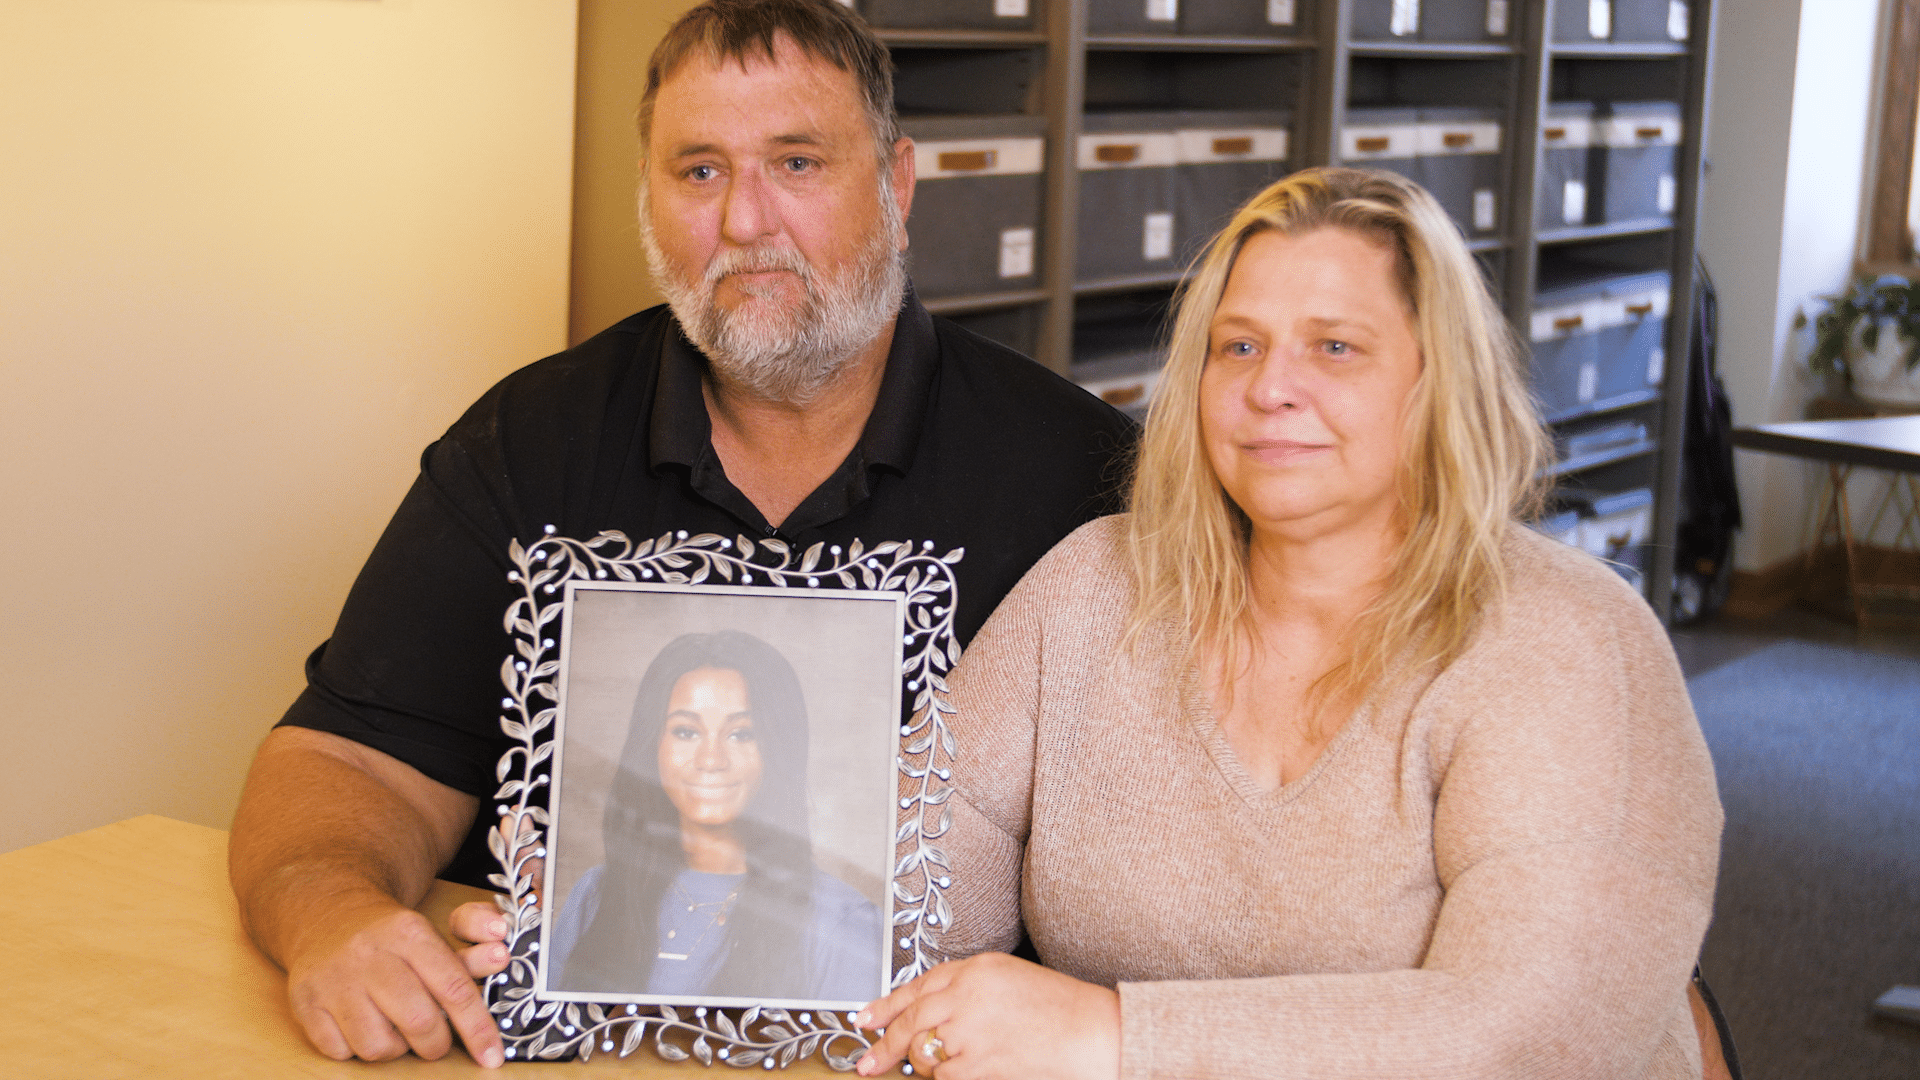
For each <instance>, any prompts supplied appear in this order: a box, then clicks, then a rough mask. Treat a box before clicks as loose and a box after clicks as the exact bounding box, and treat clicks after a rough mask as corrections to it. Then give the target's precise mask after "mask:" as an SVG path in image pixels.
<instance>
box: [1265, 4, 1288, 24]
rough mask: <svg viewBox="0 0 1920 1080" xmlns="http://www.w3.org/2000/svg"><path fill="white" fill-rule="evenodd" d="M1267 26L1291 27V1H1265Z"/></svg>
mask: <svg viewBox="0 0 1920 1080" xmlns="http://www.w3.org/2000/svg"><path fill="white" fill-rule="evenodd" d="M1267 24H1268V25H1270V26H1292V25H1293V0H1267Z"/></svg>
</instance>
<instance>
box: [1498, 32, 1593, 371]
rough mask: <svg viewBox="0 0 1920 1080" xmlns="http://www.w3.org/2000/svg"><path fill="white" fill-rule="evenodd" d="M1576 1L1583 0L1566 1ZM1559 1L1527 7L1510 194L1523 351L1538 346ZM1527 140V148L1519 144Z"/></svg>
mask: <svg viewBox="0 0 1920 1080" xmlns="http://www.w3.org/2000/svg"><path fill="white" fill-rule="evenodd" d="M1566 2H1568V3H1575V2H1578V0H1566ZM1554 4H1555V0H1540V2H1539V3H1536V4H1527V5H1524V6H1522V7H1521V11H1522V20H1523V21H1522V23H1521V28H1520V32H1521V33H1522V34H1523V35H1524V38H1523V40H1522V43H1521V46H1520V56H1519V63H1520V80H1519V99H1520V101H1519V112H1518V114H1517V115H1516V116H1515V117H1514V147H1513V177H1512V187H1511V189H1510V190H1509V191H1508V193H1507V213H1508V214H1510V215H1512V216H1511V217H1510V218H1509V219H1508V220H1509V221H1510V222H1511V223H1512V224H1511V228H1512V230H1513V231H1512V236H1513V241H1514V242H1513V244H1512V246H1511V247H1509V248H1508V252H1509V258H1508V266H1507V296H1506V300H1507V317H1508V318H1509V319H1511V320H1512V321H1513V325H1514V328H1515V332H1516V333H1521V346H1522V348H1523V350H1525V349H1531V348H1532V342H1530V341H1528V340H1527V339H1526V337H1525V334H1524V333H1523V331H1524V329H1525V327H1526V326H1527V325H1528V320H1529V317H1530V313H1531V312H1532V311H1533V294H1534V291H1535V289H1536V288H1537V287H1538V283H1539V276H1540V243H1539V222H1540V215H1539V210H1538V207H1537V206H1536V205H1535V202H1534V200H1535V199H1536V198H1538V196H1539V177H1540V169H1541V166H1542V158H1543V156H1544V155H1545V154H1546V143H1545V140H1543V139H1541V137H1540V122H1541V121H1542V120H1543V119H1545V117H1546V115H1547V102H1548V100H1549V98H1550V97H1551V96H1552V94H1553V8H1554ZM1521 139H1525V140H1526V146H1525V147H1524V148H1523V147H1521V146H1520V145H1519V142H1520V140H1521Z"/></svg>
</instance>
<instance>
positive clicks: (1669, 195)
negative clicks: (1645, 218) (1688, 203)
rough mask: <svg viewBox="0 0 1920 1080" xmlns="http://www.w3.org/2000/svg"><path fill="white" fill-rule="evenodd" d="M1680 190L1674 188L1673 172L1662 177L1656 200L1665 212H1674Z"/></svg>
mask: <svg viewBox="0 0 1920 1080" xmlns="http://www.w3.org/2000/svg"><path fill="white" fill-rule="evenodd" d="M1677 194H1678V192H1677V191H1676V190H1675V188H1674V184H1673V174H1672V173H1667V174H1666V175H1664V176H1662V177H1661V178H1660V190H1659V191H1658V192H1657V193H1656V194H1655V195H1654V202H1655V204H1656V205H1658V206H1659V207H1660V212H1661V213H1663V214H1671V213H1673V204H1674V199H1675V196H1676V195H1677Z"/></svg>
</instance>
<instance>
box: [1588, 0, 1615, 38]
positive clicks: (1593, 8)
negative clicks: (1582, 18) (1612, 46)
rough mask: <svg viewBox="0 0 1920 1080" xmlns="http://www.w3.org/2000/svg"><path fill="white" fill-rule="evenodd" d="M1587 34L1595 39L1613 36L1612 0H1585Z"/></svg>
mask: <svg viewBox="0 0 1920 1080" xmlns="http://www.w3.org/2000/svg"><path fill="white" fill-rule="evenodd" d="M1587 36H1588V37H1590V38H1593V39H1594V40H1596V41H1605V40H1607V39H1608V38H1611V37H1612V36H1613V0H1587Z"/></svg>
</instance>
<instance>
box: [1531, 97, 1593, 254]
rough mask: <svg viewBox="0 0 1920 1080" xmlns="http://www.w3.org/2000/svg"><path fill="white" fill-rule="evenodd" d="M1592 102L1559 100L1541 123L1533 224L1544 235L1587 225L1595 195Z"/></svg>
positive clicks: (1549, 106)
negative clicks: (1547, 232) (1540, 150)
mask: <svg viewBox="0 0 1920 1080" xmlns="http://www.w3.org/2000/svg"><path fill="white" fill-rule="evenodd" d="M1593 108H1594V107H1593V102H1591V101H1556V102H1553V103H1552V104H1550V105H1548V106H1547V115H1546V118H1545V119H1544V120H1542V122H1541V124H1540V144H1541V147H1542V152H1541V155H1540V179H1539V181H1538V188H1539V190H1538V192H1537V193H1536V194H1535V196H1534V221H1535V223H1536V225H1537V227H1538V228H1539V229H1540V230H1541V231H1543V232H1545V231H1548V230H1551V229H1565V228H1572V227H1577V226H1581V225H1585V224H1587V222H1588V217H1589V209H1590V207H1591V197H1592V193H1593V177H1592V157H1593V145H1594V141H1593Z"/></svg>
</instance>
